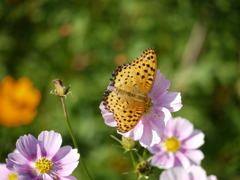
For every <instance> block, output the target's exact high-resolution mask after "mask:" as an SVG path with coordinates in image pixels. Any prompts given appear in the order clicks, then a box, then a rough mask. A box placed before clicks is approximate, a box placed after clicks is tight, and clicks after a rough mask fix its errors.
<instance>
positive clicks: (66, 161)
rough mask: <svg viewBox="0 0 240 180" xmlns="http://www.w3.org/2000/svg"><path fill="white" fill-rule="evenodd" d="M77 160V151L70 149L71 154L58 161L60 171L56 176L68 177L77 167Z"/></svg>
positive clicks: (78, 156)
mask: <svg viewBox="0 0 240 180" xmlns="http://www.w3.org/2000/svg"><path fill="white" fill-rule="evenodd" d="M79 158H80V154H78V152H77V149H72V150H71V152H69V153H68V154H67V155H66V156H65V157H64V158H62V159H61V160H60V161H58V163H60V164H61V169H60V170H59V171H58V174H59V175H61V176H69V175H70V174H71V173H72V172H73V170H74V169H75V168H76V167H77V165H78V160H79Z"/></svg>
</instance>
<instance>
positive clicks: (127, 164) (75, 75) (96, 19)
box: [0, 0, 240, 180]
mask: <svg viewBox="0 0 240 180" xmlns="http://www.w3.org/2000/svg"><path fill="white" fill-rule="evenodd" d="M239 40H240V2H239V1H238V0H231V1H229V0H212V1H209V0H202V1H194V0H148V1H143V0H121V1H117V0H94V1H93V0H81V1H79V0H69V1H58V0H51V1H48V0H35V1H31V0H1V1H0V79H1V86H0V102H1V103H0V109H1V110H2V112H1V111H0V123H1V124H0V144H1V145H0V163H4V162H5V158H6V157H7V154H8V153H10V152H12V151H13V150H14V149H15V142H16V140H17V139H18V138H19V136H21V135H24V134H29V133H30V134H33V135H34V136H35V137H37V136H38V134H39V133H40V132H41V131H42V130H54V131H56V132H59V133H61V134H62V136H63V145H72V141H71V138H70V136H69V133H68V130H67V126H66V122H65V119H64V116H63V113H62V106H61V103H60V99H59V98H58V97H56V96H54V95H50V91H51V90H52V89H54V86H53V84H52V82H51V81H52V80H53V79H56V78H59V79H61V80H63V81H64V83H65V84H66V85H69V84H70V85H72V88H71V91H72V94H73V96H71V95H70V96H68V98H67V100H66V103H67V108H68V112H69V117H70V120H71V122H72V125H73V130H74V133H75V135H76V137H77V141H78V144H79V147H80V152H81V158H83V160H84V161H85V163H86V165H87V167H88V169H89V171H90V173H91V174H92V176H93V178H94V179H106V180H108V179H109V180H110V179H111V180H112V179H114V180H123V179H136V175H135V174H134V173H133V170H132V164H131V161H130V160H129V159H130V158H129V154H127V153H123V150H122V149H121V148H119V147H117V145H118V143H117V142H116V141H115V140H113V139H112V138H111V137H110V135H115V136H116V137H120V136H119V135H117V134H116V129H115V128H111V127H108V126H106V125H105V124H104V121H103V118H102V117H101V113H100V110H99V104H100V102H101V98H102V94H103V92H104V91H105V90H106V88H107V85H108V83H109V78H110V74H111V73H112V71H113V69H115V68H116V67H117V66H118V65H121V64H123V63H127V62H130V61H132V60H134V59H135V58H136V57H138V56H139V55H140V54H141V52H142V51H143V50H145V49H146V48H149V47H153V48H154V49H155V51H156V54H157V58H158V68H159V69H160V70H161V72H162V73H164V74H165V76H166V77H167V79H169V80H171V88H170V90H171V91H175V92H181V94H182V103H183V107H182V109H181V110H180V111H179V112H176V113H173V116H182V117H184V118H187V119H189V120H190V121H191V122H193V124H194V126H195V128H197V129H200V130H202V131H203V132H204V133H205V144H204V145H203V147H202V148H201V149H202V151H203V152H204V154H205V158H204V160H203V162H202V166H203V167H204V168H205V169H206V170H207V174H209V175H210V174H215V175H217V177H218V178H219V179H221V180H225V179H226V180H240V118H239V117H240V75H239V74H240V46H239V42H240V41H239ZM6 76H7V78H6ZM23 77H25V78H24V80H25V81H24V80H23V79H22V78H23ZM26 78H27V80H26ZM14 79H15V80H14ZM20 82H22V83H20ZM4 87H5V88H4ZM1 89H5V90H1ZM37 89H38V90H37ZM4 92H5V93H4ZM12 96H14V98H15V100H14V101H13V102H12V101H11V99H12ZM15 96H17V97H15ZM4 99H5V100H4ZM9 99H10V100H9ZM1 100H2V101H1ZM9 101H11V102H12V105H11V103H10V105H9V103H6V102H9ZM18 103H20V105H17V104H18ZM12 106H16V107H15V108H12ZM26 107H27V109H28V110H26V112H25V113H22V114H21V113H20V112H22V109H24V108H25V109H26ZM21 108H22V109H21ZM6 112H10V113H6ZM29 113H30V115H29ZM31 113H32V114H31ZM8 115H9V116H8ZM12 116H14V117H12ZM11 119H14V122H12V121H11ZM26 119H27V120H26ZM10 121H11V122H10ZM124 172H128V173H124ZM122 173H124V174H123V175H120V174H122ZM73 175H74V176H75V177H77V178H78V179H84V175H83V174H82V172H80V169H79V168H78V169H76V170H75V172H74V174H73ZM156 179H157V178H156Z"/></svg>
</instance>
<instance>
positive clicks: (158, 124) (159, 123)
mask: <svg viewBox="0 0 240 180" xmlns="http://www.w3.org/2000/svg"><path fill="white" fill-rule="evenodd" d="M151 111H152V113H151V114H150V113H149V114H148V115H146V117H148V122H149V123H150V125H151V127H152V128H153V130H155V131H156V132H158V134H159V136H160V135H161V134H162V133H163V132H164V129H165V127H166V124H167V122H168V120H169V119H170V118H171V113H170V112H169V110H168V109H166V108H157V107H156V108H152V110H151Z"/></svg>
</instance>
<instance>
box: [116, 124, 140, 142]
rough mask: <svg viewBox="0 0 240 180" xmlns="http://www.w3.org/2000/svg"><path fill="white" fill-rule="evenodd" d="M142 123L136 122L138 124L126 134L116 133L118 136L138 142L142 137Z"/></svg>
mask: <svg viewBox="0 0 240 180" xmlns="http://www.w3.org/2000/svg"><path fill="white" fill-rule="evenodd" d="M143 128H144V125H143V121H142V120H140V121H139V122H138V124H137V125H136V126H135V127H134V128H133V129H132V130H130V131H128V132H126V133H121V132H119V131H117V132H118V133H119V134H121V135H123V136H124V137H127V138H130V139H132V140H134V141H138V140H139V139H140V138H141V137H142V135H143Z"/></svg>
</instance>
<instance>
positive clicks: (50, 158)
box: [6, 131, 80, 180]
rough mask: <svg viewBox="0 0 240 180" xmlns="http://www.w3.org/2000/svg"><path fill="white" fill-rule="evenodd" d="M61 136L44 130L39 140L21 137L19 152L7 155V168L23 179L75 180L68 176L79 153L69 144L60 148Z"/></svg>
mask: <svg viewBox="0 0 240 180" xmlns="http://www.w3.org/2000/svg"><path fill="white" fill-rule="evenodd" d="M61 144H62V137H61V135H60V134H59V133H55V132H54V131H43V132H41V133H40V134H39V136H38V139H36V138H35V137H34V136H32V135H24V136H21V137H20V138H19V139H18V140H17V143H16V147H17V151H18V152H13V153H10V154H9V155H8V159H6V162H7V168H8V169H10V170H13V171H15V172H17V174H18V176H19V179H21V180H35V179H39V180H51V179H54V180H55V179H58V180H69V179H70V180H75V179H76V178H75V177H73V176H69V175H70V174H71V173H72V172H73V170H74V169H75V168H76V167H77V165H78V160H79V157H80V154H78V152H77V149H72V148H71V147H70V146H64V147H60V146H61Z"/></svg>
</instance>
